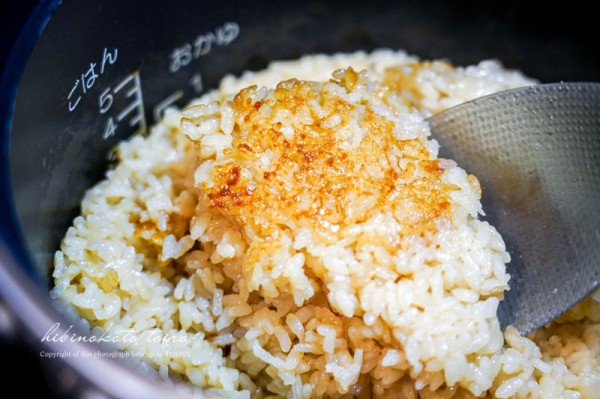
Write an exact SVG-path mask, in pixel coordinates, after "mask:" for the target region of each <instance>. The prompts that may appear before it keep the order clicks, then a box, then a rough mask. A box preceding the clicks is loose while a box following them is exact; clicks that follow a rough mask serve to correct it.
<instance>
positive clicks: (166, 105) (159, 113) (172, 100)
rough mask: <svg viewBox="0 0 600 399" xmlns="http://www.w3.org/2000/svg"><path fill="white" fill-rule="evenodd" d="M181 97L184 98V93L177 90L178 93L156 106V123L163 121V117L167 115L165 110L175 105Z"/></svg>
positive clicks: (154, 112) (154, 114)
mask: <svg viewBox="0 0 600 399" xmlns="http://www.w3.org/2000/svg"><path fill="white" fill-rule="evenodd" d="M181 97H183V91H181V90H177V91H176V92H174V93H173V94H171V95H169V96H167V97H165V99H164V100H162V101H161V102H159V103H158V104H156V105H155V106H154V109H153V110H152V115H153V116H154V121H155V122H158V121H159V120H161V119H162V117H163V115H164V114H165V110H166V109H167V108H169V105H171V104H174V103H175V102H176V101H177V100H179V99H180V98H181Z"/></svg>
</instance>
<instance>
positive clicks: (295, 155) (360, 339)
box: [52, 51, 600, 398]
mask: <svg viewBox="0 0 600 399" xmlns="http://www.w3.org/2000/svg"><path fill="white" fill-rule="evenodd" d="M350 67H351V68H350ZM336 70H337V71H336ZM334 71H336V72H334ZM291 78H295V79H297V80H288V79H291ZM281 81H283V82H282V83H280V82H281ZM316 82H321V83H316ZM532 82H533V81H532V80H529V79H527V78H525V77H523V76H522V75H521V74H520V73H518V72H512V71H508V70H506V69H503V68H502V67H501V66H500V64H498V63H497V62H493V61H483V62H481V63H480V64H478V65H475V66H470V67H467V68H455V67H452V66H451V65H449V64H448V63H446V62H440V61H434V62H421V61H419V60H418V59H417V58H415V57H412V56H408V55H406V54H405V53H404V52H392V51H376V52H374V53H371V54H366V53H355V54H338V55H334V56H324V55H317V56H307V57H304V58H302V59H301V60H299V61H292V62H290V61H287V62H277V63H273V64H272V65H271V66H270V67H269V68H268V69H267V70H265V71H263V72H259V73H246V74H245V75H243V76H242V77H241V78H235V77H232V76H228V77H226V78H225V79H223V81H222V84H221V86H220V88H219V89H218V90H215V91H213V92H211V93H208V94H206V95H205V96H204V97H202V98H201V99H199V100H197V101H195V102H194V105H191V106H190V107H188V108H187V109H185V110H184V111H183V112H180V111H178V110H176V109H169V110H168V111H167V113H166V115H165V117H164V119H163V120H162V121H161V122H160V123H159V124H158V125H156V126H154V127H153V129H152V131H151V133H150V134H149V136H148V137H133V138H132V139H130V140H129V141H126V142H123V143H121V144H120V145H119V147H118V156H119V162H118V164H117V166H116V167H115V168H114V169H112V170H110V171H109V172H107V176H106V179H105V180H104V181H102V182H100V183H99V184H98V185H97V186H95V187H93V188H92V189H90V190H89V191H88V193H87V194H86V196H85V198H84V200H83V202H82V214H81V216H79V217H77V218H76V219H75V220H74V222H73V226H72V227H71V228H70V229H69V230H68V232H67V234H66V237H65V238H64V240H63V243H62V246H61V250H60V251H58V252H57V253H56V257H55V270H54V279H55V288H54V289H53V291H52V295H53V297H54V298H58V299H59V300H60V301H61V302H63V303H66V304H68V305H69V306H71V307H73V308H74V309H75V310H76V311H77V312H78V313H79V314H81V316H83V318H85V319H87V320H89V322H90V323H91V325H92V326H95V327H99V328H101V329H103V330H108V331H109V333H110V335H111V336H114V337H118V336H119V335H123V334H125V333H126V331H128V330H134V331H135V333H136V335H137V336H138V339H137V340H135V342H132V341H131V340H128V341H127V342H120V343H117V344H116V345H117V347H118V349H122V350H127V351H145V352H150V353H153V356H151V357H149V358H147V359H146V360H147V361H148V362H149V363H150V364H151V365H153V366H154V367H155V368H157V369H158V370H159V372H160V374H161V375H163V376H164V377H181V378H183V379H184V380H187V381H189V382H190V383H191V384H193V385H195V386H198V387H201V388H203V389H206V390H210V391H212V392H215V393H217V394H219V395H222V396H225V397H240V398H249V397H252V398H262V397H288V398H312V397H315V398H316V397H361V398H363V397H364V398H368V397H378V398H379V397H381V398H384V397H385V398H388V397H389V398H392V397H394V398H396V397H397V398H417V397H421V398H450V397H455V398H466V397H474V396H489V397H497V398H508V397H520V398H551V397H562V398H594V397H596V398H597V397H600V396H599V392H600V360H599V359H600V292H597V293H596V294H595V296H594V295H592V296H591V297H589V298H587V299H586V300H585V301H584V302H583V303H581V304H580V305H578V306H577V307H576V308H574V309H573V310H571V311H570V312H569V313H568V314H567V315H565V316H564V317H562V318H560V319H559V320H557V321H556V322H554V323H553V324H552V325H550V326H547V327H546V328H543V329H541V330H540V331H537V332H535V333H533V334H531V335H530V336H529V337H527V338H525V337H522V336H520V335H519V334H518V333H517V332H516V330H515V329H513V328H508V329H507V331H506V332H505V333H504V334H502V331H501V330H500V327H499V323H498V319H497V316H496V310H497V307H498V303H499V300H500V299H501V298H502V295H503V292H504V290H506V289H507V287H508V280H509V276H508V275H507V273H506V270H505V263H507V262H508V261H509V259H510V258H509V255H508V253H507V252H506V249H505V246H504V242H503V241H502V238H501V237H500V235H499V234H498V233H497V232H496V230H495V229H494V228H493V227H492V226H490V225H489V224H488V223H486V222H483V221H480V220H478V215H479V214H482V213H483V211H482V209H481V205H480V202H479V197H480V188H479V184H478V181H477V179H476V178H475V177H474V176H472V175H468V174H467V173H466V172H465V171H464V170H462V169H461V168H460V167H458V166H457V165H456V164H455V163H454V162H452V161H450V160H445V159H438V158H437V150H438V145H437V143H436V141H435V140H434V139H432V138H430V137H429V128H428V125H427V122H426V121H425V118H426V117H427V116H428V115H430V114H431V113H434V112H437V111H440V110H443V109H445V108H447V107H450V106H453V105H456V104H459V103H461V102H463V101H466V100H470V99H473V98H476V97H479V96H482V95H485V94H489V93H492V92H495V91H499V90H504V89H509V88H514V87H518V86H523V85H528V84H531V83H532ZM251 85H256V86H251ZM157 336H159V337H163V338H168V339H158V340H157V339H153V337H154V338H155V337H157ZM173 337H176V338H177V339H173Z"/></svg>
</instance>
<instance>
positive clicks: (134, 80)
mask: <svg viewBox="0 0 600 399" xmlns="http://www.w3.org/2000/svg"><path fill="white" fill-rule="evenodd" d="M117 100H119V101H120V103H123V102H125V105H122V106H120V107H122V108H121V109H120V111H119V112H118V113H117V114H116V115H114V116H109V117H108V118H107V120H106V124H105V127H104V132H103V133H102V138H103V139H105V140H106V139H107V138H109V137H111V136H114V135H115V133H116V131H117V128H118V126H119V123H121V122H123V121H124V120H125V119H127V118H129V121H128V126H129V127H135V126H137V127H138V129H137V133H144V132H146V118H145V115H144V96H143V94H142V84H141V81H140V74H139V71H134V72H133V73H131V74H129V75H127V76H126V77H125V78H124V79H123V80H121V81H120V82H119V83H117V85H116V86H114V88H111V87H108V88H106V89H105V90H104V91H103V92H102V93H101V94H100V96H98V109H99V112H100V114H106V113H107V112H108V111H109V110H111V109H112V107H113V104H114V103H115V101H117Z"/></svg>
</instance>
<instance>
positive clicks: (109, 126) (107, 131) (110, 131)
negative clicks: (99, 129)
mask: <svg viewBox="0 0 600 399" xmlns="http://www.w3.org/2000/svg"><path fill="white" fill-rule="evenodd" d="M116 131H117V125H116V124H115V121H114V120H113V118H112V117H110V118H108V120H107V121H106V126H105V128H104V133H103V134H102V139H104V140H106V139H107V138H109V137H111V136H114V135H115V133H116Z"/></svg>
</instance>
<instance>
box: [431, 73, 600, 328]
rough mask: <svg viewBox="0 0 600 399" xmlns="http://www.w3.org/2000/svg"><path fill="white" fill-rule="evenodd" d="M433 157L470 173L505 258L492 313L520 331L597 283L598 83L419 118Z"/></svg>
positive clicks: (525, 92) (520, 94) (536, 89)
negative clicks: (503, 282) (502, 284)
mask: <svg viewBox="0 0 600 399" xmlns="http://www.w3.org/2000/svg"><path fill="white" fill-rule="evenodd" d="M429 123H430V126H431V131H432V136H433V138H435V139H437V140H438V141H439V142H440V144H441V150H440V156H441V157H445V158H450V159H454V160H456V162H457V163H458V164H459V165H460V166H461V167H463V168H464V169H465V170H466V171H467V172H468V173H472V174H474V175H475V176H477V177H478V178H479V181H480V183H481V186H482V189H483V196H482V202H483V209H484V211H485V213H486V217H485V219H486V220H488V221H489V222H490V223H491V224H492V225H493V226H495V227H496V228H497V230H498V231H499V232H500V234H501V235H502V237H503V238H504V240H505V242H506V245H507V250H508V252H509V253H510V255H511V258H512V260H511V262H510V263H509V264H508V272H509V273H510V275H511V279H510V282H509V286H510V290H509V291H507V292H505V295H504V300H503V301H502V302H501V303H500V307H499V310H498V316H499V318H500V322H501V324H502V326H503V328H504V327H506V326H508V325H513V326H515V327H516V328H517V329H518V330H519V331H520V332H521V333H523V334H524V333H529V332H531V331H533V330H535V329H537V328H539V327H541V326H543V325H544V324H546V323H548V322H550V321H552V320H553V319H554V318H556V317H557V316H559V315H560V314H561V313H563V312H564V311H566V310H567V309H569V308H570V307H572V306H573V305H575V304H576V303H577V302H579V301H580V300H581V299H583V298H584V297H585V296H586V295H588V294H589V293H590V292H592V291H593V290H594V289H595V288H597V287H598V286H599V283H600V83H558V84H544V85H537V86H531V87H525V88H519V89H514V90H508V91H505V92H501V93H498V94H493V95H490V96H486V97H482V98H479V99H476V100H473V101H470V102H467V103H464V104H461V105H459V106H456V107H453V108H451V109H449V110H447V111H444V112H441V113H439V114H436V115H434V116H432V117H431V118H429Z"/></svg>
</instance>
